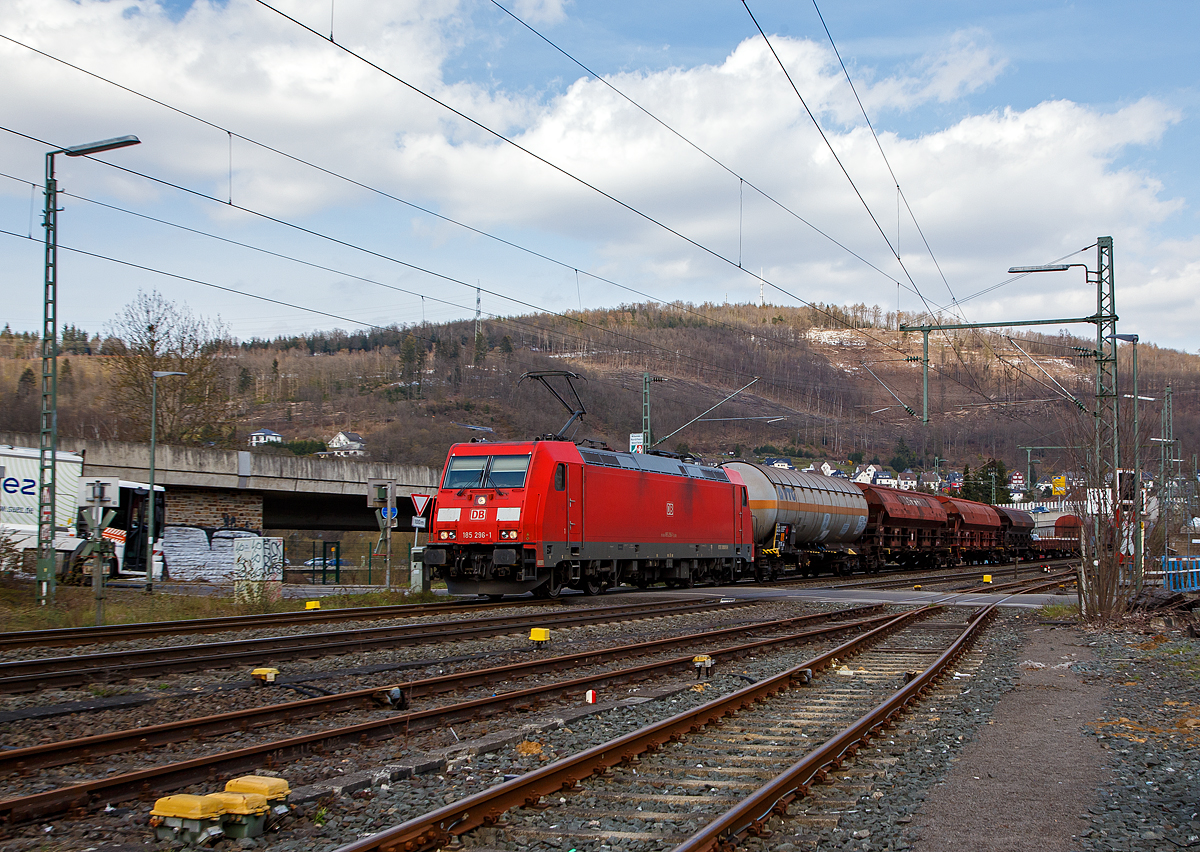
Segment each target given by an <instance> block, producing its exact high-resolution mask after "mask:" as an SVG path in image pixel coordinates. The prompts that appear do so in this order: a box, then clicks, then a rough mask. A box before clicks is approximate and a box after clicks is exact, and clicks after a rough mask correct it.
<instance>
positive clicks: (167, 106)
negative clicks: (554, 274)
mask: <svg viewBox="0 0 1200 852" xmlns="http://www.w3.org/2000/svg"><path fill="white" fill-rule="evenodd" d="M518 20H519V19H518ZM0 39H3V40H5V41H8V42H10V43H11V44H14V45H16V46H18V47H21V48H24V49H26V50H29V51H31V52H33V53H36V54H38V55H39V56H42V57H44V58H46V59H48V60H51V61H53V62H57V63H59V64H61V65H63V66H65V67H67V68H71V69H72V70H74V71H78V72H79V73H81V74H85V75H87V76H89V77H91V78H93V79H95V80H99V81H100V82H103V83H105V84H107V85H111V86H113V87H115V88H118V89H120V90H122V91H124V92H126V93H128V94H130V95H133V96H135V97H138V98H142V99H144V100H146V101H148V102H150V103H153V104H155V105H157V106H160V107H162V108H164V109H167V110H170V111H172V112H174V113H176V114H178V115H181V116H184V117H186V118H189V119H191V120H193V121H196V122H199V123H200V124H203V125H205V126H207V127H210V128H212V129H214V130H218V131H220V132H222V133H225V134H227V135H228V137H229V139H230V140H232V139H234V138H236V139H238V140H241V141H243V142H246V143H248V144H250V145H254V146H256V147H259V148H261V149H263V150H265V151H269V152H270V153H272V154H275V155H277V156H280V157H283V158H285V159H288V160H290V161H292V162H295V163H297V164H299V165H303V166H306V167H308V168H311V169H314V170H316V171H318V172H321V173H323V174H325V175H328V176H330V177H332V178H335V179H337V180H341V181H344V182H346V183H348V184H351V185H353V186H356V187H358V188H360V189H363V190H365V191H367V192H371V193H374V194H376V195H379V196H380V197H383V198H386V199H388V200H390V201H394V202H396V203H399V204H403V205H405V206H407V207H409V208H410V209H413V210H416V211H419V212H420V213H423V214H425V215H427V216H431V217H433V218H436V219H439V220H441V221H443V222H446V223H447V224H450V225H453V226H455V227H458V228H462V229H464V230H466V231H469V232H470V233H473V234H476V235H478V236H481V237H483V238H485V239H488V240H492V241H495V242H497V243H499V244H502V245H505V246H508V247H509V248H513V249H515V250H517V251H520V252H524V253H526V254H528V255H530V256H532V257H536V258H538V259H541V260H544V261H546V262H548V263H552V264H555V265H557V266H559V267H561V268H563V269H567V270H573V271H576V272H577V273H579V274H581V275H586V276H587V277H589V278H591V279H592V280H594V281H598V282H600V283H603V284H608V285H610V286H612V287H616V288H618V289H621V290H625V291H626V292H629V293H632V294H634V295H637V296H641V297H642V298H645V299H649V300H651V301H653V302H658V303H659V304H663V305H666V304H673V302H670V301H668V300H666V299H662V298H659V297H657V296H654V295H653V294H651V293H647V292H645V291H643V290H639V289H637V288H635V287H631V286H629V285H627V284H622V283H620V282H618V281H616V280H613V279H611V278H606V277H604V276H602V275H599V274H597V273H594V272H589V271H587V270H583V269H578V268H577V267H576V266H575V265H573V264H571V263H569V262H567V261H564V260H559V259H557V258H554V257H552V256H550V255H547V254H545V253H543V252H540V251H538V250H536V249H532V248H529V247H528V246H524V245H521V244H520V243H517V242H514V241H512V240H509V239H506V238H504V237H501V236H498V235H496V234H493V233H490V232H488V231H484V230H482V229H480V228H476V227H474V226H472V225H469V224H467V223H465V222H462V221H460V220H457V219H454V218H453V217H450V216H447V215H445V214H443V213H439V212H437V211H435V210H432V209H430V208H428V207H425V206H423V205H420V204H416V203H415V202H412V201H409V200H408V199H405V198H401V197H399V196H397V195H395V194H393V193H390V192H387V191H386V190H383V189H380V188H379V187H376V186H372V185H370V184H366V183H363V182H362V181H359V180H356V179H355V178H352V177H349V176H347V175H343V174H341V173H339V172H336V171H333V170H332V169H328V168H326V167H324V166H321V165H318V164H317V163H314V162H312V161H311V160H307V159H305V158H303V157H299V156H296V155H294V154H290V153H288V152H286V151H284V150H282V149H280V148H277V147H274V146H272V145H269V144H266V143H264V142H261V141H259V140H256V139H253V138H251V137H249V136H245V135H243V134H241V133H238V132H236V131H233V130H231V129H229V128H227V127H224V126H222V125H220V124H217V123H215V122H212V121H209V120H208V119H206V118H203V117H201V116H198V115H196V114H195V113H192V112H189V111H187V110H184V109H181V108H179V107H177V106H174V105H172V104H169V103H167V102H165V101H163V100H160V99H158V98H155V97H152V96H151V95H147V94H145V93H143V92H139V91H138V90H136V89H133V88H131V87H129V86H126V85H124V84H122V83H119V82H116V81H115V80H112V79H110V78H108V77H105V76H103V75H101V74H97V73H95V72H94V71H89V70H88V69H86V68H83V67H81V66H79V65H75V64H74V63H71V62H68V61H67V60H65V59H62V58H60V57H57V56H54V55H53V54H50V53H47V52H46V51H44V50H40V49H38V48H36V47H33V46H32V45H29V44H25V43H24V42H21V41H19V40H17V39H14V38H12V37H10V36H7V35H4V34H3V33H0ZM581 67H582V66H581ZM585 70H586V69H585ZM589 73H591V72H589ZM604 82H606V84H607V81H604ZM635 106H636V104H635ZM639 109H640V107H639ZM664 126H665V125H664ZM6 129H7V128H6ZM668 129H670V128H668ZM10 132H15V131H10ZM672 132H674V131H672ZM17 135H24V134H17ZM25 138H29V139H32V137H28V136H26V137H25ZM681 138H682V137H681ZM34 141H39V140H34ZM685 141H686V140H685ZM231 144H232V143H231ZM689 144H691V143H689ZM706 156H707V155H706ZM722 167H723V168H725V167H724V166H722ZM230 171H231V172H232V164H231V166H230ZM731 173H732V172H731ZM230 185H231V187H232V174H231V175H230ZM751 187H752V188H754V189H755V191H757V192H759V193H760V194H762V195H763V197H765V198H767V199H768V200H771V201H772V202H773V203H775V204H777V205H778V206H780V208H781V209H784V210H785V211H787V212H789V213H792V211H790V210H789V209H788V208H787V207H786V206H784V205H782V204H780V202H778V201H776V200H775V199H773V198H771V196H769V195H767V194H766V193H764V192H763V190H761V189H759V188H757V187H754V186H753V184H751ZM231 202H232V188H231V190H230V194H229V203H231ZM792 215H796V214H794V213H792ZM31 216H32V214H31ZM797 218H801V217H798V216H797ZM801 221H803V222H804V224H806V225H808V226H809V227H811V228H813V229H814V230H816V231H817V232H818V233H821V234H822V235H823V236H825V237H827V238H828V239H829V240H831V241H832V242H834V243H835V244H836V245H838V246H839V247H840V248H842V249H844V250H845V251H847V252H849V253H850V254H852V255H854V256H855V257H857V258H858V259H859V260H861V261H862V262H863V263H865V264H867V265H868V266H870V267H871V268H872V269H874V270H875V271H877V272H879V273H880V274H881V275H884V276H885V277H887V278H888V280H894V279H893V278H892V276H890V275H887V273H886V272H884V271H883V270H881V269H879V268H878V267H877V266H875V265H874V264H872V263H871V262H870V261H868V260H866V259H865V258H863V257H861V256H860V255H858V254H856V253H855V252H854V251H853V250H852V249H850V248H849V247H847V246H844V245H842V244H841V243H838V242H837V240H835V239H834V238H833V237H830V236H829V235H827V234H825V233H824V232H823V231H821V230H820V229H819V228H816V226H815V225H812V223H811V222H808V221H806V220H803V219H802V218H801ZM31 234H32V228H31ZM896 284H897V286H902V285H901V284H900V282H896ZM905 289H911V288H909V287H905ZM801 303H802V304H804V305H806V306H808V307H811V308H814V309H815V306H814V305H811V304H810V303H808V302H804V301H801ZM681 310H684V311H686V312H688V313H692V314H696V315H697V316H702V317H704V318H705V319H707V320H708V321H710V322H716V323H717V324H719V325H724V326H726V327H730V328H733V326H730V325H729V324H728V323H723V322H721V321H720V320H712V319H711V318H710V317H708V316H707V315H706V314H703V313H702V312H700V311H697V310H695V309H693V308H690V307H687V306H682V307H681ZM826 314H827V315H828V316H829V317H830V318H831V319H836V317H834V316H833V315H832V314H828V312H826Z"/></svg>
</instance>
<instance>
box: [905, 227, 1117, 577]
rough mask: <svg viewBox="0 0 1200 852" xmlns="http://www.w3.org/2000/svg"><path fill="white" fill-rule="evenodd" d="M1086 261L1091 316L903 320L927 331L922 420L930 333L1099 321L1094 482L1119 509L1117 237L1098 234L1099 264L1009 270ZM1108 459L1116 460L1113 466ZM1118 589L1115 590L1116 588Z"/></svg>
mask: <svg viewBox="0 0 1200 852" xmlns="http://www.w3.org/2000/svg"><path fill="white" fill-rule="evenodd" d="M1076 266H1079V267H1083V270H1084V277H1085V280H1086V281H1087V283H1089V284H1095V285H1096V313H1095V314H1093V315H1092V316H1090V317H1076V318H1073V319H1059V320H1025V321H1023V322H1010V323H962V324H956V325H923V326H903V325H902V326H900V329H901V330H902V331H920V332H922V334H923V335H924V350H923V353H922V354H923V358H922V365H923V368H924V397H925V408H924V418H923V420H922V422H924V423H928V422H929V333H930V332H931V331H942V330H950V329H966V328H1005V327H1016V326H1029V325H1071V324H1075V323H1091V324H1093V325H1095V326H1096V350H1095V352H1094V356H1095V358H1096V408H1095V410H1094V411H1093V412H1092V416H1093V419H1094V425H1095V429H1094V440H1093V453H1094V455H1093V459H1094V462H1093V463H1094V465H1095V474H1094V477H1095V488H1096V490H1097V495H1098V497H1099V494H1100V493H1102V492H1104V491H1105V490H1107V489H1106V483H1107V485H1108V487H1109V488H1110V489H1111V491H1110V500H1111V502H1110V503H1109V504H1108V505H1109V506H1110V507H1112V511H1113V512H1114V514H1115V513H1116V511H1117V507H1118V506H1119V505H1120V502H1119V501H1120V491H1119V483H1118V482H1117V479H1118V477H1117V471H1118V470H1119V469H1120V467H1121V457H1120V445H1119V443H1118V435H1117V409H1118V402H1119V393H1118V391H1117V319H1118V317H1117V310H1116V278H1115V275H1114V273H1113V239H1112V237H1097V238H1096V268H1095V269H1094V270H1093V269H1089V268H1088V266H1087V264H1085V263H1048V264H1042V265H1039V266H1013V267H1010V268H1009V270H1008V271H1009V274H1024V273H1030V272H1065V271H1067V270H1068V269H1071V268H1072V267H1076ZM1073 401H1074V402H1075V404H1076V405H1077V406H1078V407H1079V409H1080V410H1081V411H1083V410H1085V409H1084V407H1083V405H1082V403H1080V402H1079V401H1078V400H1073ZM1109 464H1111V465H1112V467H1111V469H1109V467H1108V466H1109ZM1105 502H1106V501H1104V500H1103V499H1099V500H1098V509H1099V510H1098V511H1097V512H1096V519H1095V521H1096V523H1095V530H1094V535H1095V539H1094V545H1093V546H1094V548H1095V550H1096V552H1095V553H1093V555H1092V558H1093V560H1096V561H1095V563H1094V564H1095V565H1097V566H1098V565H1099V562H1098V556H1099V549H1100V547H1101V542H1102V541H1103V538H1102V535H1101V532H1102V530H1101V520H1100V516H1101V514H1102V512H1103V508H1102V507H1103V505H1104V503H1105ZM1113 591H1114V592H1115V590H1113Z"/></svg>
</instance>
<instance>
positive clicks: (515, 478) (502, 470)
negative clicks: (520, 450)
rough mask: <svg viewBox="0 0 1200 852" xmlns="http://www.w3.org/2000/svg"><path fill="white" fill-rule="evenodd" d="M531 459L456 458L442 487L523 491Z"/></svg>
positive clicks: (447, 470) (523, 457)
mask: <svg viewBox="0 0 1200 852" xmlns="http://www.w3.org/2000/svg"><path fill="white" fill-rule="evenodd" d="M528 470H529V456H528V455H521V456H454V457H453V458H451V459H450V463H449V464H448V465H446V477H445V479H443V480H442V487H443V488H447V489H461V488H524V487H525V474H526V472H527V471H528Z"/></svg>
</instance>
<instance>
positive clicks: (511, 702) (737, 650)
mask: <svg viewBox="0 0 1200 852" xmlns="http://www.w3.org/2000/svg"><path fill="white" fill-rule="evenodd" d="M925 611H926V610H914V611H913V612H925ZM911 617H912V614H911V613H910V614H907V615H905V616H901V617H900V618H899V619H897V618H896V617H894V616H891V615H880V616H875V617H874V618H869V619H863V620H862V624H867V625H869V624H878V623H879V622H884V625H883V626H882V627H876V628H874V629H872V630H871V631H870V632H869V633H868V634H865V635H875V634H878V633H879V631H880V630H882V629H884V628H885V627H888V626H889V625H893V624H896V623H897V622H899V621H902V620H903V619H904V618H911ZM856 626H860V624H858V623H855V622H841V623H836V624H832V625H828V626H826V627H823V628H819V629H817V630H811V631H805V632H803V633H796V634H788V635H784V636H776V637H770V638H767V639H760V640H756V641H754V642H749V643H744V644H742V645H734V646H730V647H726V648H720V649H717V650H715V651H711V652H710V653H711V654H714V655H720V656H726V657H736V656H740V655H742V654H746V653H751V652H753V651H759V650H762V649H764V648H768V647H770V646H773V645H782V644H786V643H789V642H796V641H804V640H807V639H812V638H816V637H819V636H822V635H828V634H831V633H836V632H840V631H843V630H847V629H852V628H854V627H856ZM848 644H850V643H847V644H843V645H840V646H838V649H835V650H836V651H841V652H843V653H844V651H842V649H844V648H846V647H848ZM824 656H828V655H824ZM691 665H692V657H691V656H690V655H689V656H685V657H678V658H675V659H673V660H666V661H662V662H657V663H648V664H645V665H642V666H634V667H632V668H628V669H620V670H617V671H613V672H607V673H600V674H594V675H585V676H583V677H578V678H573V679H570V680H567V681H560V682H558V683H554V684H547V685H541V686H537V687H531V688H529V689H523V690H516V691H513V692H506V693H502V694H499V695H493V696H488V697H485V698H479V699H474V700H471V701H464V702H461V703H458V704H452V705H447V706H444V707H438V708H430V709H428V710H421V711H415V712H411V713H403V714H397V715H395V716H392V717H389V718H386V719H378V720H372V721H368V722H361V723H358V724H355V725H350V726H346V727H342V728H337V729H333V730H331V731H322V732H317V733H313V734H306V735H303V736H299V737H291V738H288V739H285V740H276V741H273V742H267V743H260V744H258V745H254V746H247V747H245V748H241V749H237V750H235V751H231V752H224V753H221V754H216V755H209V756H205V757H198V758H193V759H191V760H186V761H182V762H178V763H172V764H167V765H164V766H158V767H152V768H148V769H143V770H138V771H135V772H131V773H125V774H122V775H117V776H112V777H108V778H101V779H95V780H92V781H85V782H83V783H80V784H76V785H73V786H71V787H64V788H61V789H57V790H48V791H45V792H42V793H36V794H33V795H30V796H20V797H15V798H11V799H7V800H4V801H0V821H5V822H16V821H22V820H30V819H38V818H43V817H47V816H50V815H53V814H57V813H63V812H65V811H69V810H74V809H82V810H86V809H88V808H89V807H91V806H93V805H96V804H99V803H100V801H104V802H109V803H111V802H119V801H124V800H127V799H132V798H142V799H146V798H152V797H153V796H154V795H157V794H159V793H163V792H168V791H170V790H175V789H179V788H180V787H185V786H187V785H189V784H193V783H197V782H203V781H211V780H212V778H213V777H215V776H217V775H219V774H221V773H234V772H243V771H247V770H253V769H257V768H260V767H262V766H263V765H267V766H271V765H274V764H275V763H276V762H277V761H279V760H281V759H287V758H291V757H296V756H302V755H307V754H313V753H317V754H319V753H323V752H324V750H325V749H326V748H328V747H330V746H333V745H336V744H339V743H347V742H353V743H358V744H364V743H367V742H369V741H372V740H382V739H388V738H390V737H394V736H401V735H406V734H409V733H412V732H419V731H424V730H429V729H432V728H435V727H439V726H441V725H444V724H448V723H452V722H458V721H466V720H473V719H477V718H480V717H482V716H486V715H490V714H493V713H495V712H498V711H499V710H503V709H507V708H511V707H514V706H515V707H518V708H522V707H528V706H531V705H532V704H533V703H534V702H536V701H538V700H541V699H545V698H548V697H554V696H557V695H563V694H573V693H577V692H579V693H581V692H583V691H584V690H585V689H586V688H588V687H596V686H601V685H603V684H606V683H618V682H625V681H629V680H634V679H638V678H643V677H647V676H649V675H653V674H660V673H662V672H663V671H665V670H670V669H671V668H679V667H682V666H686V667H689V668H690V667H691ZM755 687H757V684H756V685H755V686H752V687H746V688H745V689H743V690H741V691H739V692H738V693H735V694H736V695H741V694H742V693H745V692H746V691H747V690H754V689H755ZM754 700H757V699H754ZM730 712H732V711H730ZM613 762H614V763H615V762H619V760H616V761H613Z"/></svg>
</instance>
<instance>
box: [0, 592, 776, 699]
mask: <svg viewBox="0 0 1200 852" xmlns="http://www.w3.org/2000/svg"><path fill="white" fill-rule="evenodd" d="M745 606H753V602H748V601H743V602H737V601H729V600H725V601H722V600H721V599H719V598H713V599H710V600H706V601H696V602H680V601H656V602H650V603H640V604H624V605H617V606H604V607H590V606H589V607H579V608H573V609H566V610H563V609H556V610H554V611H552V612H547V613H537V614H534V615H530V614H528V613H525V614H520V615H512V616H491V617H481V618H474V619H471V620H469V621H467V620H454V621H439V622H424V623H419V624H411V623H410V624H402V625H391V626H386V627H365V628H355V629H353V630H340V631H336V632H332V633H330V632H323V633H306V634H301V635H293V636H271V637H265V638H259V639H245V640H240V641H233V642H207V643H203V644H198V645H178V646H167V647H160V648H136V649H129V650H121V651H111V652H105V653H95V654H82V655H79V654H77V655H72V656H67V657H41V658H34V659H28V660H11V661H7V662H2V663H0V693H4V692H7V693H12V692H29V691H33V690H37V689H44V688H47V687H58V688H62V687H68V686H78V685H80V684H85V683H89V682H93V681H104V682H109V681H114V680H118V679H122V678H131V677H154V676H157V675H163V674H168V673H176V672H185V671H197V670H201V669H213V668H222V667H229V666H243V667H244V666H248V665H257V664H259V663H266V662H278V661H281V660H289V659H296V658H302V657H320V656H331V655H335V654H344V653H351V652H357V651H362V650H364V649H368V648H372V647H380V646H396V645H405V644H416V643H424V642H448V641H453V640H456V639H478V638H481V637H487V636H497V635H501V634H505V633H512V632H517V631H524V630H526V629H528V628H530V627H547V628H549V627H556V626H576V625H580V624H596V623H603V622H607V621H620V620H630V619H641V618H657V617H662V616H668V615H679V614H682V613H689V612H691V613H694V612H705V611H712V610H719V609H728V608H734V607H745Z"/></svg>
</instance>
